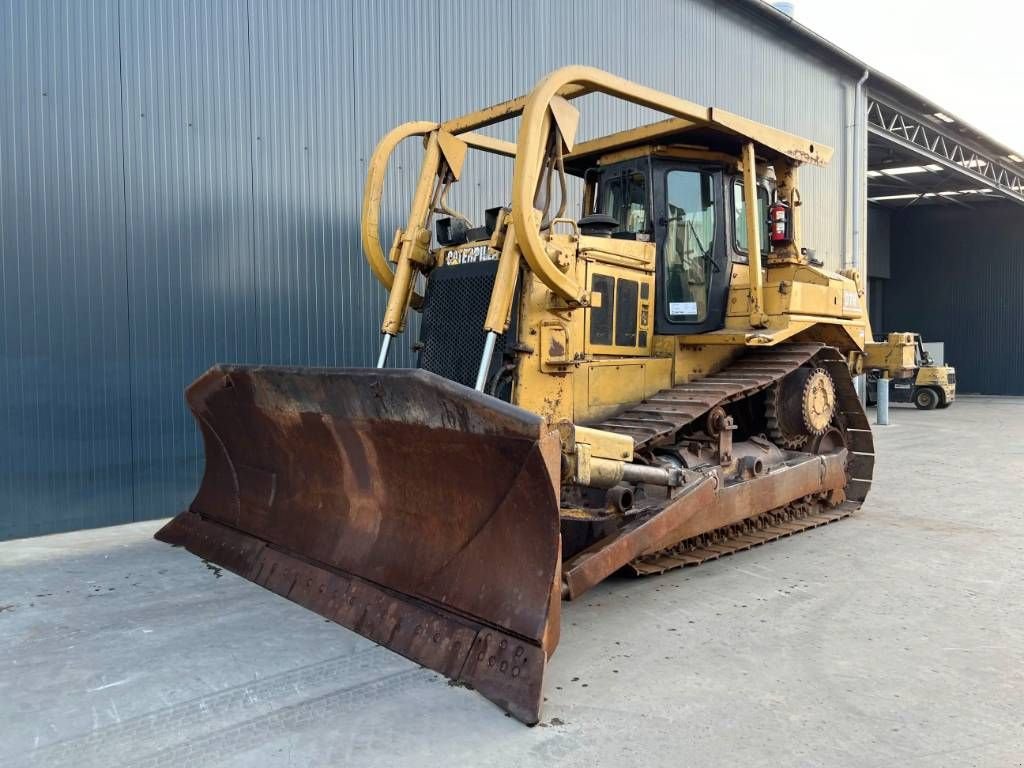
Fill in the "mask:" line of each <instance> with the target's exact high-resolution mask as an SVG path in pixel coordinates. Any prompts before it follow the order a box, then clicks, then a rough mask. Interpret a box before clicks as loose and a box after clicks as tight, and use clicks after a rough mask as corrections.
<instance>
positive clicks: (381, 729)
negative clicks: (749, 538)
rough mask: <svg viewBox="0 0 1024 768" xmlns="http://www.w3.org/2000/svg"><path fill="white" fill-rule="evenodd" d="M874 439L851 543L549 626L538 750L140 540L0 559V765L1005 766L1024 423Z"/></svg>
mask: <svg viewBox="0 0 1024 768" xmlns="http://www.w3.org/2000/svg"><path fill="white" fill-rule="evenodd" d="M893 421H894V425H893V426H891V427H887V428H879V429H877V430H876V440H877V444H878V454H879V461H878V465H877V471H876V476H875V487H874V490H873V491H872V494H871V496H870V497H869V500H868V503H867V504H866V505H865V507H864V509H863V510H862V511H861V512H860V513H859V514H858V515H857V516H856V517H855V518H853V519H851V520H846V521H843V522H840V523H837V524H835V525H830V526H827V527H825V528H822V529H818V530H814V531H811V532H808V533H805V534H802V535H800V536H797V537H795V538H791V539H786V540H783V541H781V542H778V543H775V544H772V545H769V546H767V547H762V548H760V549H757V550H753V551H750V552H746V553H743V554H740V555H737V556H735V557H732V558H727V559H725V560H721V561H718V562H714V563H711V564H709V565H705V566H702V567H700V568H698V569H694V570H685V571H676V572H674V573H671V574H667V575H665V576H661V577H651V578H648V579H643V580H634V579H625V578H618V579H613V580H611V581H608V582H606V583H605V584H603V585H601V586H600V587H598V588H597V589H595V590H594V591H593V592H592V593H590V594H588V595H587V597H586V598H585V599H583V600H582V601H580V602H577V603H571V604H567V605H566V606H565V607H564V614H563V630H562V641H561V645H560V646H559V649H558V652H557V653H556V654H555V656H554V657H553V659H552V662H551V664H550V666H549V676H548V680H547V683H546V695H547V702H546V704H545V706H544V712H543V718H544V721H543V723H542V725H541V726H539V727H535V728H527V727H525V726H523V725H521V724H519V723H518V722H516V721H514V720H512V719H509V718H507V717H504V716H503V714H502V713H501V711H499V710H498V709H497V708H495V707H494V706H492V705H491V704H489V703H488V702H487V701H485V700H484V699H483V698H482V697H480V696H478V695H477V694H475V693H473V692H471V691H467V690H465V689H462V688H457V687H451V686H449V685H446V681H445V680H444V679H443V678H441V677H440V676H438V675H435V674H433V673H431V672H428V671H426V670H423V669H421V668H419V667H417V666H416V665H414V664H412V663H411V662H408V661H406V660H404V659H402V658H400V657H398V656H396V655H394V654H392V653H390V652H388V651H386V650H384V649H382V648H379V647H376V646H374V645H373V644H371V643H370V642H368V641H366V640H364V639H363V638H361V637H359V636H358V635H355V634H353V633H352V632H349V631H347V630H345V629H343V628H341V627H339V626H337V625H334V624H331V623H328V622H326V621H324V620H323V619H321V618H319V617H317V616H315V615H313V614H312V613H309V612H307V611H305V610H303V609H301V608H299V607H297V606H295V605H293V604H291V603H289V602H288V601H286V600H284V599H282V598H279V597H276V596H274V595H272V594H270V593H268V592H265V591H263V590H262V589H260V588H258V587H256V586H253V585H251V584H249V583H247V582H245V581H242V580H241V579H239V578H236V577H235V576H233V575H231V574H230V573H226V572H221V571H219V570H218V569H216V568H214V567H213V566H208V565H205V564H204V563H203V562H202V561H200V560H198V559H197V558H195V557H193V556H192V555H189V554H188V553H187V552H185V551H184V550H181V549H172V548H170V547H167V546H165V545H162V544H159V543H157V542H155V541H153V540H152V539H151V538H150V537H151V534H152V533H153V531H154V530H156V528H157V527H158V525H159V523H145V524H137V525H131V526H125V527H121V528H113V529H106V530H99V531H88V532H82V533H75V534H64V535H59V536H49V537H45V538H39V539H33V540H23V541H14V542H8V543H5V544H0V765H3V766H21V765H54V766H76V767H79V766H80V767H82V768H85V767H86V766H99V765H102V766H114V765H138V766H183V765H203V766H205V765H218V766H237V767H241V766H277V765H291V766H323V765H337V766H389V767H390V766H405V765H410V766H412V765H415V766H423V765H431V764H444V765H455V766H462V765H472V766H550V765H566V766H588V767H589V766H598V765H601V766H604V765H609V766H620V765H644V766H744V767H750V766H772V768H778V767H780V766H830V767H831V766H993V767H998V768H1006V766H1021V765H1024V610H1022V602H1024V597H1022V591H1021V584H1022V583H1024V515H1022V513H1021V509H1022V507H1021V498H1022V497H1024V400H1011V399H983V398H964V399H962V400H960V401H958V402H957V403H956V404H954V405H953V407H952V408H950V409H949V410H947V411H933V412H920V411H916V410H914V409H913V408H894V412H893Z"/></svg>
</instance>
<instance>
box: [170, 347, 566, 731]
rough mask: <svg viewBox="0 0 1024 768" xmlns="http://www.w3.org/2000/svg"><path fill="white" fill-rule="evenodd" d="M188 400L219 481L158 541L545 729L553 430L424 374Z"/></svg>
mask: <svg viewBox="0 0 1024 768" xmlns="http://www.w3.org/2000/svg"><path fill="white" fill-rule="evenodd" d="M187 400H188V403H189V406H190V408H191V409H192V411H193V413H194V415H195V417H196V420H197V422H198V423H199V426H200V429H201V430H202V434H203V439H204V445H205V449H206V457H207V458H206V472H205V474H204V477H203V481H202V484H201V486H200V489H199V492H198V494H197V495H196V498H195V500H194V501H193V502H192V505H191V506H190V508H189V509H188V510H187V511H186V512H183V513H182V514H180V515H179V516H178V517H177V518H175V519H174V520H173V521H171V522H170V523H169V524H168V525H167V526H166V527H165V528H164V529H162V530H161V531H160V532H159V533H158V534H157V537H158V538H160V539H161V540H164V541H168V542H171V543H176V544H182V545H184V546H185V547H186V548H188V549H189V550H190V551H192V552H194V553H195V554H197V555H199V556H201V557H204V558H206V559H208V560H210V561H211V562H214V563H217V564H218V565H222V566H223V567H225V568H228V569H229V570H232V571H234V572H236V573H238V574H239V575H241V576H243V577H244V578H246V579H249V580H250V581H254V582H255V583H257V584H260V585H261V586H264V587H266V588H267V589H269V590H271V591H273V592H276V593H278V594H280V595H282V596H284V597H287V598H288V599H290V600H293V601H295V602H297V603H300V604H301V605H304V606H305V607H307V608H310V609H311V610H313V611H316V612H317V613H319V614H320V615H322V616H324V617H326V618H329V619H331V620H334V621H337V622H338V623H339V624H342V625H344V626H346V627H349V628H350V629H353V630H355V631H357V632H359V633H360V634H362V635H364V636H366V637H368V638H370V639H372V640H374V641H376V642H378V643H380V644H382V645H385V646H386V647H388V648H391V649H392V650H394V651H396V652H398V653H401V654H403V655H405V656H407V657H408V658H410V659H413V660H414V661H417V662H418V663H420V664H423V665H424V666H426V667H429V668H431V669H434V670H436V671H438V672H441V673H442V674H444V675H446V676H448V677H451V678H452V679H455V680H458V681H461V682H465V683H468V684H470V685H471V686H473V687H474V688H476V689H477V690H478V691H480V692H481V693H482V694H483V695H484V696H486V697H487V698H489V699H491V700H492V701H495V702H496V703H497V704H499V706H502V707H503V708H505V709H507V710H508V711H509V712H510V713H511V714H513V715H514V716H515V717H517V718H519V719H521V720H524V721H525V722H536V720H537V718H538V715H539V707H540V701H541V694H540V691H541V682H542V679H543V672H544V663H545V660H546V657H547V655H549V654H550V653H551V652H552V651H553V650H554V645H555V643H557V637H558V631H557V621H558V595H559V591H558V585H559V582H560V579H559V567H560V540H559V521H558V487H559V474H558V472H559V443H558V437H557V434H556V433H552V432H548V431H547V428H546V427H545V426H544V422H543V420H542V419H540V418H539V417H537V416H535V415H533V414H530V413H528V412H527V411H524V410H522V409H519V408H516V407H514V406H510V405H508V404H506V403H502V402H500V401H498V400H495V399H494V398H491V397H487V396H485V395H481V394H479V393H477V392H474V391H473V390H470V389H468V388H466V387H463V386H461V385H458V384H454V383H452V382H450V381H447V380H445V379H442V378H440V377H438V376H434V375H433V374H430V373H427V372H425V371H416V370H387V371H375V370H343V369H338V370H312V369H291V368H272V367H242V366H218V367H216V368H213V369H211V370H210V371H209V372H207V373H206V374H204V376H202V377H201V378H200V379H198V380H197V381H196V382H195V384H193V385H192V386H191V387H190V388H189V390H188V392H187ZM481 467H483V468H485V469H484V470H483V471H481V470H480V468H481Z"/></svg>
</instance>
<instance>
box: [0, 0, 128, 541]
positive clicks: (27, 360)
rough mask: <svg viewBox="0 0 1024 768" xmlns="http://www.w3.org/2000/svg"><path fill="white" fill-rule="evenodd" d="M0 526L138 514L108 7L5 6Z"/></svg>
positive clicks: (61, 525)
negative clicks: (135, 509)
mask: <svg viewBox="0 0 1024 768" xmlns="http://www.w3.org/2000/svg"><path fill="white" fill-rule="evenodd" d="M0 69H2V74H0V414H2V417H0V418H2V430H0V539H4V538H10V537H13V536H19V535H32V534H37V533H45V532H49V531H53V530H67V529H72V528H83V527H90V526H96V525H102V524H104V523H109V522H114V521H125V520H130V519H131V518H132V510H133V505H132V450H131V442H132V434H131V419H130V412H131V402H130V394H129V393H130V366H129V338H128V329H129V316H128V308H127V301H126V284H127V278H126V266H125V210H124V183H123V177H122V170H121V168H122V165H121V164H122V148H123V140H122V135H121V120H120V88H119V63H118V25H117V6H116V4H115V3H113V2H93V3H88V4H86V3H77V2H73V1H72V2H68V3H63V4H58V3H52V2H48V3H40V2H36V1H35V0H24V1H20V0H19V1H17V2H6V3H3V4H2V5H0Z"/></svg>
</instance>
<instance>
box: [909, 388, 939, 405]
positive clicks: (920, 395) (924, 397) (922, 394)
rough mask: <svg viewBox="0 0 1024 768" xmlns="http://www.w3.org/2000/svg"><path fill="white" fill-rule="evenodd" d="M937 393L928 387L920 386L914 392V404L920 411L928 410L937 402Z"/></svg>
mask: <svg viewBox="0 0 1024 768" xmlns="http://www.w3.org/2000/svg"><path fill="white" fill-rule="evenodd" d="M939 401H940V398H939V393H938V392H936V391H935V390H934V389H930V388H928V387H921V388H920V389H918V390H917V391H916V392H914V405H915V406H917V408H919V409H920V410H922V411H930V410H932V409H934V408H935V407H936V406H937V405H938V404H939Z"/></svg>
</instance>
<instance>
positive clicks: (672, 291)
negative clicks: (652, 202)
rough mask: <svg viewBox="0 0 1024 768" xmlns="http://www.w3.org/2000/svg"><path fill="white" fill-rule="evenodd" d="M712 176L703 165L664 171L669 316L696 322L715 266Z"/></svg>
mask: <svg viewBox="0 0 1024 768" xmlns="http://www.w3.org/2000/svg"><path fill="white" fill-rule="evenodd" d="M714 180H715V177H714V175H713V174H711V173H708V172H705V171H693V170H685V171H684V170H673V171H669V172H668V175H667V177H666V185H665V203H666V211H665V212H664V217H665V218H664V221H665V230H666V231H665V253H664V258H663V264H664V267H663V268H664V270H665V298H666V304H667V305H668V306H667V310H668V317H669V319H670V320H672V321H674V322H684V323H699V322H703V321H704V320H705V319H706V318H707V315H708V286H709V285H710V283H711V276H712V273H713V271H714V270H715V261H714V253H713V249H714V243H715V192H714V190H715V184H714Z"/></svg>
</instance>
